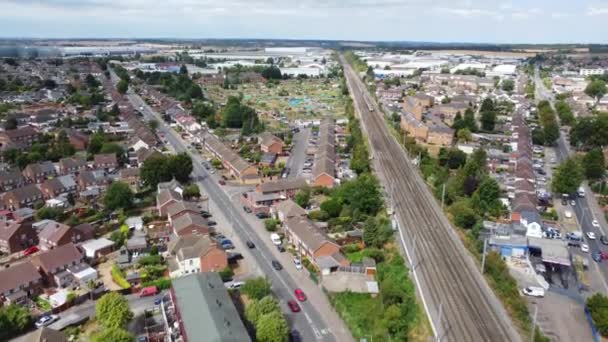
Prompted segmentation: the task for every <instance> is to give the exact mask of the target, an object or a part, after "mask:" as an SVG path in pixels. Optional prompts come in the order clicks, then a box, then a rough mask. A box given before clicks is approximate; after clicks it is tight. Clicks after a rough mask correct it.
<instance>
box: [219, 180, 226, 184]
mask: <svg viewBox="0 0 608 342" xmlns="http://www.w3.org/2000/svg"><path fill="white" fill-rule="evenodd" d="M218 183H220V185H226V181H225V180H223V179H220V180H219V181H218Z"/></svg>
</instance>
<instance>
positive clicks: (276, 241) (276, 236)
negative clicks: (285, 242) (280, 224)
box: [270, 233, 282, 246]
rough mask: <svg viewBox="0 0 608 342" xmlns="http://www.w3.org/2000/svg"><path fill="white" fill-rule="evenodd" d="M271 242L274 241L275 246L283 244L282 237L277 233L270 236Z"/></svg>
mask: <svg viewBox="0 0 608 342" xmlns="http://www.w3.org/2000/svg"><path fill="white" fill-rule="evenodd" d="M270 240H271V241H272V243H273V244H275V245H277V246H278V245H280V244H281V243H282V242H281V237H280V236H279V234H277V233H272V234H270Z"/></svg>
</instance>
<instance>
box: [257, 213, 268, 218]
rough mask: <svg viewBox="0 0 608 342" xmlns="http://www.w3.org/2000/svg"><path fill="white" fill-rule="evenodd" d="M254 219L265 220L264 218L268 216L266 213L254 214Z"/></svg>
mask: <svg viewBox="0 0 608 342" xmlns="http://www.w3.org/2000/svg"><path fill="white" fill-rule="evenodd" d="M255 217H257V218H259V219H266V218H268V217H269V216H268V214H266V213H256V214H255Z"/></svg>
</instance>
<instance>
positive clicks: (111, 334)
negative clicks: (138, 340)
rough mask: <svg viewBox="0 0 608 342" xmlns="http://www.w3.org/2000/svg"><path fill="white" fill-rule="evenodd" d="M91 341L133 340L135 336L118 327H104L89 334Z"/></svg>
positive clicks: (118, 341) (115, 341)
mask: <svg viewBox="0 0 608 342" xmlns="http://www.w3.org/2000/svg"><path fill="white" fill-rule="evenodd" d="M91 342H135V336H133V335H132V334H131V333H130V332H128V331H126V330H124V329H120V328H105V329H102V330H101V331H100V332H98V333H96V334H94V335H93V336H91Z"/></svg>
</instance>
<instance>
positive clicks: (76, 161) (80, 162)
mask: <svg viewBox="0 0 608 342" xmlns="http://www.w3.org/2000/svg"><path fill="white" fill-rule="evenodd" d="M86 169H87V161H86V160H85V159H84V158H74V157H69V158H61V159H60V160H59V174H60V175H69V174H72V175H75V174H78V173H80V172H82V171H84V170H86Z"/></svg>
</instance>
